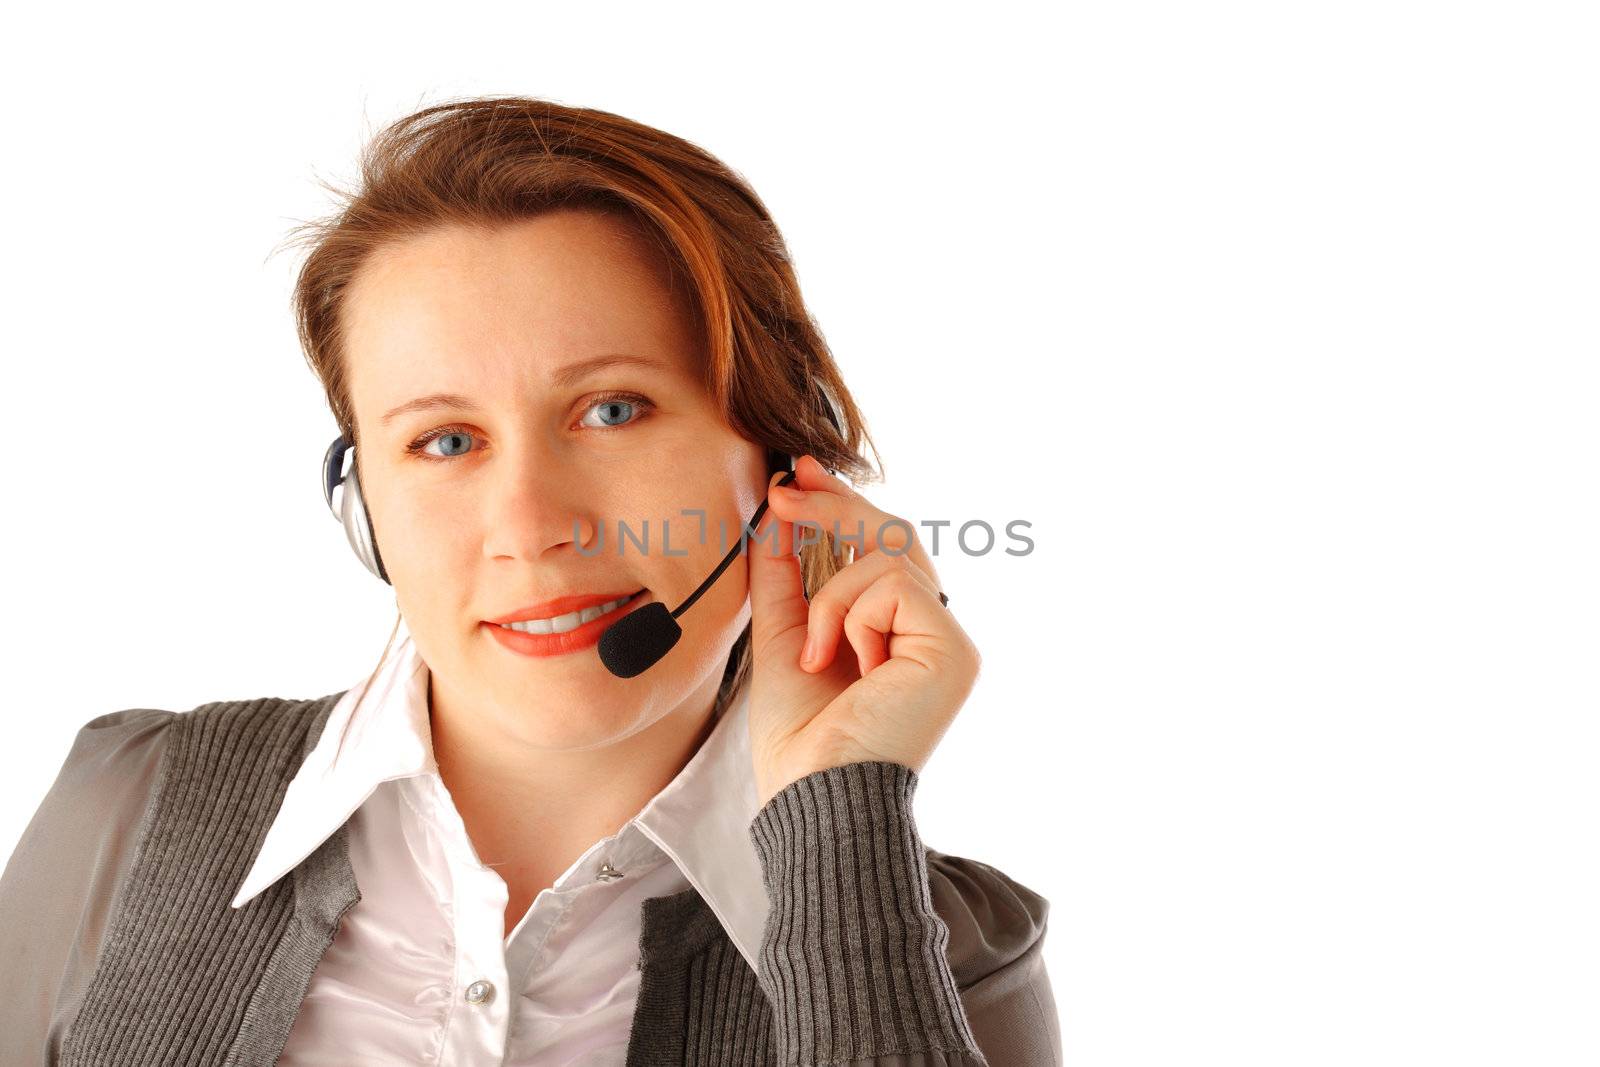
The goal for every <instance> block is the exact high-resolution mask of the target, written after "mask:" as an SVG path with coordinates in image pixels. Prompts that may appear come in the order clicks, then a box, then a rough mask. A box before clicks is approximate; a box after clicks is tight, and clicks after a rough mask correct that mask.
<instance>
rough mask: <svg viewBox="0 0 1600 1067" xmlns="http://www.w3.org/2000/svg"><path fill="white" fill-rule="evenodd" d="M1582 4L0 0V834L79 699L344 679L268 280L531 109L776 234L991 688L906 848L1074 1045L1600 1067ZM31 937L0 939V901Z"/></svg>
mask: <svg viewBox="0 0 1600 1067" xmlns="http://www.w3.org/2000/svg"><path fill="white" fill-rule="evenodd" d="M1584 7H1585V5H1579V4H1570V5H1554V4H1540V3H1529V2H1526V0H1524V2H1521V3H1516V4H1512V3H1500V4H1487V3H1448V4H1447V3H1435V4H1421V3H1404V2H1395V0H1385V2H1382V3H1350V2H1344V3H1338V4H1332V3H1329V4H1321V5H1310V4H1283V3H1266V2H1262V3H1255V4H1248V3H1223V4H1183V3H1166V4H1154V3H1137V2H1133V3H1130V2H1127V0H1122V2H1117V3H1096V4H1078V5H1075V6H1069V7H1066V8H1065V9H1060V10H1057V11H1056V12H1055V13H1054V15H1053V16H1051V21H1044V16H1045V14H1046V9H1045V8H1044V6H1043V5H1037V6H1036V5H1026V6H1024V5H1022V4H1011V5H995V4H988V5H985V6H983V7H981V8H979V7H971V8H956V7H942V8H937V7H930V6H928V5H916V6H912V5H904V6H893V7H884V6H877V7H873V6H866V5H863V6H848V7H847V6H843V5H840V6H834V7H829V6H826V5H817V4H808V5H805V6H804V7H800V6H792V7H790V8H788V9H784V10H780V9H775V8H767V7H764V6H756V5H749V4H741V5H728V6H726V7H721V6H711V5H704V4H702V5H694V4H687V5H686V4H674V5H648V6H647V5H639V6H629V5H619V4H606V5H603V6H600V5H560V6H553V5H552V6H549V7H545V6H542V5H536V4H528V3H519V4H506V5H503V6H497V5H473V4H470V3H469V4H466V5H464V6H455V7H451V6H445V5H439V4H431V5H425V6H423V5H394V4H384V5H377V4H371V5H316V6H311V5H283V4H276V5H273V6H272V7H270V8H256V9H249V11H248V13H246V12H245V11H242V10H241V11H234V10H229V9H221V8H216V7H213V6H206V7H201V6H195V7H193V8H189V9H180V8H174V7H164V8H163V7H151V6H150V5H132V6H119V7H111V6H106V7H104V8H102V9H94V8H87V9H86V8H83V7H81V6H79V7H70V8H65V9H63V8H59V7H57V8H47V7H45V6H43V5H29V6H28V7H26V8H24V9H22V13H21V14H20V15H18V14H13V16H11V17H12V19H13V20H14V21H13V22H12V23H11V29H10V31H8V37H9V41H8V47H7V49H6V51H7V53H8V55H7V60H6V62H5V63H4V64H3V65H0V71H3V73H0V77H3V78H4V82H5V90H6V94H5V99H6V104H7V107H6V114H7V121H6V125H5V129H4V135H3V136H4V143H5V145H6V153H5V154H6V165H5V167H4V168H3V170H0V185H3V190H0V191H3V194H4V201H5V203H6V205H7V207H8V210H7V212H6V224H7V242H6V244H7V257H6V258H7V260H8V263H7V266H8V270H7V274H8V280H7V285H6V289H7V296H8V301H7V302H8V305H9V306H8V312H7V315H6V334H7V336H6V348H7V352H6V359H5V363H4V367H5V370H4V374H5V379H6V387H5V391H4V396H5V404H4V408H5V412H6V415H7V418H8V420H9V429H10V431H11V432H10V434H8V437H9V439H10V443H11V448H10V450H9V458H10V462H9V464H8V475H9V477H8V483H9V491H8V493H7V497H8V501H7V507H8V512H7V521H6V522H5V523H4V524H3V527H0V550H3V553H0V558H3V561H4V583H5V585H4V592H5V599H6V602H7V603H9V604H10V605H11V606H10V609H9V610H8V611H6V612H5V614H4V621H3V623H0V625H3V627H4V638H5V639H4V643H3V647H4V650H5V653H4V654H5V662H4V666H5V677H6V680H7V682H8V683H9V689H10V694H11V695H10V698H9V699H8V701H7V705H8V708H9V716H8V720H7V727H8V735H9V736H8V738H7V743H6V744H5V745H4V746H0V783H4V785H3V787H0V788H3V790H4V796H3V800H4V804H3V810H0V849H3V850H4V851H3V852H0V854H9V852H10V849H11V847H12V846H13V845H14V844H15V842H16V840H17V837H18V835H20V834H21V832H22V829H23V827H24V826H25V825H26V823H27V820H28V818H29V817H30V816H31V813H32V811H33V809H34V807H35V806H36V805H37V803H38V801H39V799H40V798H41V797H42V796H43V794H44V791H45V790H46V789H47V788H48V786H49V784H50V782H51V780H52V778H53V776H54V774H55V771H56V769H57V768H58V767H59V765H60V761H61V759H62V758H63V757H64V755H65V753H66V751H67V748H68V746H69V745H70V742H71V739H72V737H73V734H74V733H75V732H76V730H77V728H78V727H79V726H80V725H81V724H82V723H83V722H85V721H87V720H88V719H90V718H92V717H94V716H97V715H100V714H103V713H105V712H108V711H113V710H118V709H122V708H129V707H140V706H145V707H163V708H170V709H175V710H183V709H188V708H192V707H194V706H196V705H198V704H201V703H205V702H209V701H215V700H225V699H240V698H249V697H258V696H268V695H271V696H284V697H295V698H304V697H314V696H320V695H324V694H327V693H331V692H335V691H337V690H340V689H343V688H345V687H347V686H349V685H352V684H355V683H356V682H359V681H361V680H363V679H364V678H365V677H366V673H367V671H368V670H369V668H370V667H371V665H372V664H373V663H374V662H375V661H376V659H377V657H378V655H379V653H380V652H381V651H382V648H383V645H384V642H385V640H386V639H387V637H388V632H389V626H390V623H391V622H392V620H393V611H394V603H393V595H392V592H391V591H390V590H389V589H388V587H386V586H384V585H382V584H381V583H379V582H378V581H376V580H375V579H373V578H372V577H371V576H369V575H368V574H367V573H366V572H365V571H364V570H362V569H361V567H360V565H359V564H358V563H357V561H356V559H355V557H354V556H353V555H352V554H351V552H350V550H349V548H348V547H347V545H346V544H345V541H344V535H343V533H342V531H341V530H340V529H339V528H338V526H337V525H336V524H335V523H334V521H333V520H332V519H331V518H330V516H329V514H328V512H327V511H326V510H325V509H324V506H323V501H322V494H321V489H320V487H319V485H318V481H317V475H318V464H319V461H320V460H321V458H322V455H323V451H324V449H325V448H326V447H327V445H328V442H329V441H330V440H331V439H332V437H333V435H334V433H335V432H336V430H335V425H334V423H333V420H332V418H331V416H330V415H329V413H328V411H327V409H326V406H325V403H324V401H323V397H322V393H321V391H320V388H319V386H318V385H317V383H316V381H315V380H314V379H313V377H312V375H311V373H310V371H309V369H308V368H307V366H306V364H305V362H304V360H303V358H302V356H301V354H300V352H299V349H298V347H297V344H296V341H295V336H294V333H293V324H292V320H291V317H290V314H289V308H288V294H289V289H290V284H291V278H292V274H293V270H294V268H295V267H296V266H297V264H298V256H297V255H296V254H294V253H279V254H278V255H276V256H273V255H271V252H272V249H273V248H274V246H275V245H276V244H277V243H278V242H279V241H280V240H281V239H282V238H283V237H284V236H285V235H286V233H287V231H288V228H289V227H290V226H291V225H292V224H293V223H294V222H295V221H297V220H299V219H304V218H310V217H314V216H318V215H321V214H322V213H323V212H324V211H325V210H326V209H327V208H328V206H329V200H328V198H327V196H326V194H325V193H324V192H323V191H322V190H320V189H319V188H318V187H317V185H316V179H317V178H318V177H326V178H329V179H333V180H338V181H340V182H344V181H346V180H348V179H349V178H350V177H351V176H352V175H353V173H354V171H353V167H354V161H355V158H356V152H357V150H358V148H359V146H360V145H361V143H362V142H363V141H364V140H365V139H366V137H367V136H368V135H369V134H370V133H371V132H373V131H374V130H376V129H377V128H378V127H380V126H382V125H383V124H385V123H387V122H389V121H391V120H393V119H395V118H398V117H399V116H401V115H403V114H405V113H407V112H409V111H411V110H413V109H415V108H417V107H420V106H424V105H426V104H431V103H438V102H442V101H444V100H447V99H452V98H456V97H462V96H474V95H488V94H496V93H522V94H528V95H534V96H542V97H547V98H550V99H554V100H557V101H560V102H563V103H569V104H579V105H586V106H593V107H601V108H605V109H607V110H611V111H616V112H620V113H622V114H625V115H628V116H630V117H632V118H636V119H639V120H641V121H644V122H647V123H650V124H652V125H656V126H660V127H662V128H665V129H668V130H670V131H672V132H674V133H677V134H679V135H682V136H684V137H687V138H688V139H690V140H692V141H695V142H696V143H699V144H701V145H703V146H705V147H706V148H708V149H709V150H711V151H712V152H714V153H716V154H717V155H719V156H720V157H721V158H722V159H724V160H725V161H726V162H727V163H729V164H730V165H731V166H733V167H734V168H735V169H736V170H738V171H739V172H741V173H742V174H743V175H745V176H746V177H747V178H748V179H749V180H750V182H751V183H752V184H753V185H754V186H755V188H756V189H757V191H758V192H759V193H760V195H761V196H762V197H763V198H764V199H765V200H766V202H767V204H768V205H769V206H770V207H771V209H772V210H773V212H774V214H775V215H776V217H777V219H778V221H779V224H780V226H781V227H782V228H783V230H784V232H785V234H786V236H787V238H788V241H789V243H790V246H791V248H792V250H793V253H794V255H795V258H796V260H797V262H798V266H799V271H800V276H801V282H802V285H803V286H804V289H805V293H806V296H807V298H808V300H809V302H810V309H811V311H812V313H813V314H814V315H816V317H817V319H818V321H819V322H820V324H821V326H822V328H823V330H824V332H825V334H826V336H827V338H828V340H829V342H830V343H831V345H832V346H833V348H834V350H835V353H836V354H837V356H838V358H839V360H840V361H841V363H842V366H843V368H844V372H845V375H846V377H847V379H848V381H849V382H850V384H851V386H852V388H853V390H854V391H855V393H856V396H857V398H858V400H859V401H860V403H861V404H862V405H863V407H864V409H865V411H866V413H867V416H868V419H869V422H870V429H871V431H872V432H873V434H874V437H875V439H876V440H877V442H878V444H879V446H880V448H881V449H882V452H883V455H884V458H885V464H886V473H887V474H888V480H887V483H886V484H883V485H878V486H872V487H869V488H868V489H867V491H868V493H869V495H871V496H872V497H873V499H874V500H875V501H877V502H878V503H879V504H880V505H881V506H883V507H885V508H887V509H889V510H891V511H894V512H896V513H897V514H900V515H904V516H908V517H911V518H913V519H916V520H919V521H920V520H921V519H925V518H935V517H937V518H954V519H958V520H961V521H964V520H966V519H969V518H982V519H985V520H987V521H990V522H992V523H993V524H995V525H996V526H997V527H999V526H1003V525H1004V523H1005V522H1007V521H1009V520H1011V519H1015V518H1022V519H1026V520H1029V521H1031V522H1032V524H1033V529H1032V531H1031V535H1032V536H1033V537H1034V539H1035V542H1036V546H1037V547H1036V550H1035V551H1034V553H1033V554H1032V555H1030V556H1027V557H1024V558H1012V557H1008V556H1006V555H1004V554H1003V553H1001V552H998V551H997V552H995V553H991V554H990V555H988V556H984V557H972V558H968V557H963V556H962V555H961V554H960V553H959V552H949V551H946V552H943V553H941V555H940V556H939V557H938V559H937V561H936V563H937V566H938V568H939V570H940V572H941V578H942V579H943V582H944V587H945V588H946V589H947V590H948V591H949V592H950V594H951V596H952V607H953V610H955V611H957V612H959V613H960V616H961V619H962V621H963V623H964V624H965V625H966V626H967V628H968V630H969V632H970V633H972V635H973V636H974V638H975V639H976V640H977V642H978V644H979V647H980V648H981V649H982V650H983V652H984V654H985V664H984V674H983V676H982V678H981V679H980V682H979V686H978V689H977V690H976V691H975V693H974V695H973V697H972V699H971V700H970V701H969V703H968V705H967V707H966V708H965V709H964V710H963V712H962V715H961V717H960V718H959V719H958V720H957V722H956V724H955V725H954V727H953V728H952V729H951V731H950V733H949V734H948V735H947V737H946V741H945V743H944V745H943V746H942V747H941V748H940V750H939V752H938V753H937V754H936V755H935V757H934V759H933V761H932V762H931V763H930V764H929V765H928V767H927V768H925V771H924V774H923V780H922V783H921V786H920V789H919V794H918V821H919V826H920V827H921V829H922V831H923V835H924V840H925V841H926V842H927V843H928V844H930V845H932V846H933V847H935V848H938V849H940V850H942V851H945V852H951V853H956V854H960V855H967V856H972V857H975V858H979V859H982V860H984V861H986V862H989V863H992V864H993V865H995V866H996V867H999V868H1000V869H1001V870H1004V871H1006V872H1007V873H1009V874H1011V875H1012V876H1013V877H1015V878H1016V879H1018V880H1019V881H1021V882H1023V883H1024V884H1026V885H1028V886H1030V887H1033V888H1034V889H1036V890H1038V891H1039V892H1041V893H1043V894H1044V895H1045V896H1046V897H1048V898H1049V899H1050V901H1051V905H1052V911H1051V919H1050V928H1049V935H1048V937H1047V942H1046V945H1047V947H1046V957H1047V961H1048V965H1049V969H1050V973H1051V977H1052V981H1053V983H1054V987H1055V992H1056V1000H1057V1006H1058V1009H1059V1012H1060V1015H1061V1020H1062V1027H1063V1036H1064V1044H1065V1049H1066V1053H1067V1058H1068V1061H1069V1062H1070V1063H1073V1064H1085V1065H1112V1064H1150V1065H1155V1064H1163V1065H1165V1064H1174V1063H1217V1064H1223V1063H1226V1064H1229V1065H1241V1064H1261V1065H1268V1064H1271V1065H1280V1064H1349V1063H1363V1064H1370V1063H1383V1064H1407V1065H1410V1064H1418V1063H1440V1064H1443V1063H1450V1064H1463V1063H1474V1064H1477V1063H1482V1064H1540V1065H1542V1067H1550V1065H1557V1064H1594V1063H1595V1062H1596V1061H1597V1058H1600V1026H1597V1017H1596V1004H1597V1003H1600V968H1597V967H1596V963H1595V961H1596V959H1597V957H1600V923H1597V916H1600V909H1597V906H1596V902H1597V901H1600V861H1597V854H1596V829H1597V828H1596V818H1595V815H1596V812H1597V811H1600V803H1597V802H1600V797H1597V795H1596V794H1597V791H1600V790H1597V785H1596V773H1595V765H1596V760H1597V756H1600V750H1597V744H1596V742H1597V741H1600V728H1597V725H1596V717H1595V713H1596V709H1597V702H1596V662H1595V657H1594V653H1595V651H1596V648H1597V645H1596V639H1597V637H1600V634H1597V628H1600V627H1597V617H1596V604H1597V592H1600V590H1597V588H1596V586H1597V580H1596V579H1597V573H1596V552H1595V549H1596V543H1597V542H1596V535H1597V533H1600V529H1597V521H1596V520H1597V518H1600V515H1597V511H1600V508H1597V502H1596V501H1597V498H1596V489H1597V486H1596V479H1595V461H1596V458H1597V456H1600V452H1597V446H1600V441H1597V440H1596V438H1597V434H1596V421H1595V412H1596V401H1597V399H1600V398H1597V396H1596V385H1597V377H1600V376H1597V373H1596V363H1595V357H1596V332H1597V330H1596V326H1597V315H1596V301H1595V294H1596V283H1597V281H1600V279H1597V263H1600V240H1597V238H1600V233H1597V229H1600V227H1597V214H1600V211H1597V204H1600V166H1597V164H1600V150H1597V141H1596V132H1597V128H1596V118H1597V115H1596V104H1597V102H1600V95H1597V90H1600V86H1597V81H1600V78H1597V75H1596V70H1597V65H1596V62H1595V55H1596V50H1597V45H1600V41H1597V40H1596V36H1597V35H1596V33H1595V25H1594V24H1593V22H1592V21H1590V20H1589V19H1588V18H1587V17H1586V16H1587V14H1588V13H1587V12H1586V11H1584V10H1583V8H1584ZM5 919H6V921H13V917H5Z"/></svg>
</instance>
